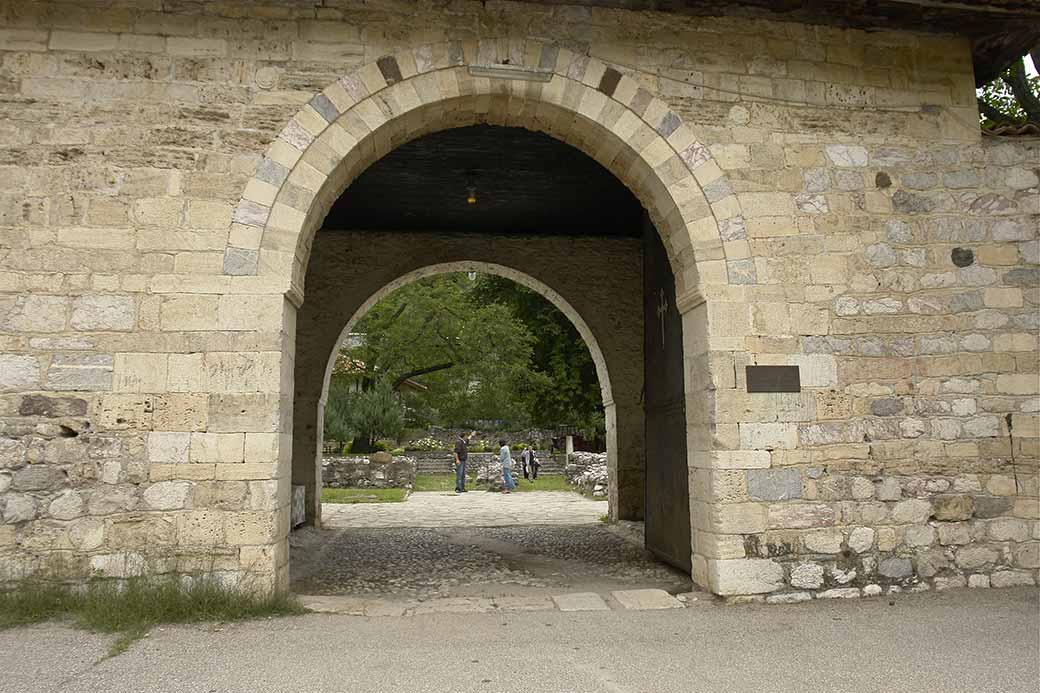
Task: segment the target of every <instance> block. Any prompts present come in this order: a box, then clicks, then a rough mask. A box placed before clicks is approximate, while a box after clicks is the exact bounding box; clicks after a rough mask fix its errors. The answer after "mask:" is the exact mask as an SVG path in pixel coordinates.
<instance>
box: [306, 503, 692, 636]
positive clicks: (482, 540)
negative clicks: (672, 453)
mask: <svg viewBox="0 0 1040 693" xmlns="http://www.w3.org/2000/svg"><path fill="white" fill-rule="evenodd" d="M606 512H607V504H606V502H603V501H593V500H590V499H588V498H585V497H584V496H581V495H578V494H576V493H567V492H530V493H517V494H510V495H502V494H497V493H486V492H479V491H474V492H471V493H467V494H464V495H455V494H453V493H443V492H422V493H414V494H412V495H411V496H410V497H409V498H408V500H406V501H404V502H403V503H372V504H356V505H346V504H326V505H324V506H323V507H322V519H323V525H324V527H323V528H322V529H313V528H304V529H301V530H297V531H296V532H293V534H292V535H291V536H290V547H291V563H290V569H291V573H292V587H293V590H294V591H295V592H297V593H298V594H301V595H306V597H305V601H306V603H307V604H308V606H310V607H311V608H314V609H316V610H324V611H333V612H339V613H355V614H365V615H369V616H375V615H383V616H394V615H416V614H422V613H428V612H441V611H456V612H470V611H490V610H496V609H504V610H532V609H556V608H558V607H559V608H561V609H565V607H564V606H562V604H571V603H577V604H591V605H592V606H591V607H590V608H597V607H600V608H619V609H620V608H627V607H626V606H625V604H626V597H625V595H622V596H621V597H620V598H617V597H615V596H613V593H614V592H616V591H618V590H631V589H656V590H666V591H667V592H670V593H672V594H676V593H680V592H686V591H687V590H689V588H690V587H689V585H690V580H689V576H687V575H685V574H683V573H681V572H678V571H676V570H674V569H672V568H671V567H669V566H666V565H664V564H661V563H659V562H657V561H656V560H654V558H653V557H652V556H651V555H650V554H649V553H647V552H646V551H645V550H644V549H643V548H642V538H641V533H640V529H641V524H640V523H622V525H624V526H622V525H616V526H615V525H611V526H608V525H605V524H603V523H602V522H600V518H601V517H602V516H603V515H605V514H606ZM575 593H579V595H578V598H576V599H568V598H567V596H568V595H572V596H573V595H575ZM582 595H584V597H582ZM691 596H692V595H691ZM561 597H563V599H562V601H561ZM662 598H663V599H664V600H671V598H670V597H668V595H667V594H665V593H664V592H661V593H660V595H658V601H660V600H661V599H662ZM694 598H696V597H694ZM637 601H639V600H637ZM650 601H651V602H653V601H654V599H653V598H651V599H650ZM671 601H672V602H673V603H674V605H676V606H681V604H680V603H679V602H675V600H671ZM628 603H632V601H631V600H628Z"/></svg>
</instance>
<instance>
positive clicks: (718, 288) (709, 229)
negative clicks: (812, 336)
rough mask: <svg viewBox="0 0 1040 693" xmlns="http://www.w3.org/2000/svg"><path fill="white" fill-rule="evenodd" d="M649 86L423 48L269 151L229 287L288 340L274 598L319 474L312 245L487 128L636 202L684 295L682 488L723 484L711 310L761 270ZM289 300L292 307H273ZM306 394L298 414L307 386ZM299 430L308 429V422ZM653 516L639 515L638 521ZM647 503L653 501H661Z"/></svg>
mask: <svg viewBox="0 0 1040 693" xmlns="http://www.w3.org/2000/svg"><path fill="white" fill-rule="evenodd" d="M645 83H646V82H644V81H641V80H640V78H639V75H628V74H621V72H619V71H618V70H617V69H615V68H613V67H611V66H610V65H607V64H605V63H603V62H601V61H599V60H596V59H592V58H589V57H588V56H584V55H578V54H575V53H573V52H571V51H570V50H567V49H566V48H562V47H560V46H558V45H555V44H549V43H542V42H538V41H529V40H518V39H498V40H481V41H456V42H449V43H442V44H433V45H427V46H422V47H419V48H416V49H414V50H410V51H403V52H399V53H395V54H393V55H388V56H385V57H383V58H380V59H379V60H377V61H375V62H373V63H370V64H367V65H365V66H364V67H362V68H360V69H359V70H357V71H356V72H354V73H352V74H349V75H346V76H344V77H342V78H341V79H339V80H338V81H336V82H335V83H333V84H331V85H330V86H328V87H327V88H326V89H325V90H324V91H322V92H321V93H320V94H317V95H315V96H314V97H313V98H312V99H311V100H310V102H309V103H308V104H307V105H305V106H304V107H303V108H302V109H301V110H300V111H299V112H298V113H297V114H296V115H295V116H294V117H293V119H292V120H291V121H290V122H289V124H288V125H287V126H286V127H285V129H284V130H283V131H282V132H281V134H280V135H279V136H278V138H277V139H276V140H275V141H274V143H273V144H272V145H271V146H270V147H269V149H268V151H267V153H266V155H265V156H264V158H263V159H262V160H261V161H260V163H259V164H258V165H257V168H256V172H255V174H254V176H253V177H252V179H251V180H250V181H249V182H248V184H247V186H246V188H245V191H244V193H243V195H242V198H241V200H240V202H239V204H238V206H237V209H236V211H235V213H234V217H233V221H232V224H231V226H230V229H229V235H228V245H227V248H226V251H225V256H224V273H225V275H226V276H227V282H228V286H229V287H230V292H231V293H236V294H251V295H255V296H257V299H258V301H259V303H258V305H263V306H264V307H263V308H258V309H257V310H256V314H257V315H258V317H260V318H261V319H277V320H279V321H280V323H279V324H280V326H281V327H280V332H281V334H282V338H281V341H282V347H281V349H282V355H283V358H282V363H281V366H280V372H281V374H282V375H281V389H280V395H279V397H278V398H277V402H278V407H279V409H280V413H278V414H277V416H278V420H279V421H280V424H279V430H280V435H279V436H278V451H277V459H278V460H279V464H278V465H276V471H275V472H274V475H273V476H274V478H276V479H277V480H278V485H279V493H278V498H279V505H280V508H281V509H280V510H279V517H278V520H277V524H276V527H273V528H272V529H273V530H275V531H274V532H273V534H272V536H270V539H271V541H272V542H273V544H274V553H275V555H277V556H279V557H280V558H278V559H277V560H276V561H275V563H276V564H277V565H276V566H275V573H276V574H275V575H274V576H272V577H273V578H274V580H275V584H277V585H284V584H286V577H287V558H285V556H286V552H285V551H284V545H285V541H286V539H285V533H286V532H287V531H288V519H287V502H288V495H289V485H290V483H291V481H290V479H291V478H292V477H293V476H297V477H298V476H299V474H300V473H299V471H296V472H294V473H293V474H290V473H289V470H288V467H289V466H290V465H289V458H290V457H295V458H296V459H295V460H294V461H293V463H292V467H293V468H294V469H297V470H298V469H299V468H300V467H301V466H303V467H307V466H308V465H311V464H313V460H314V457H313V453H309V454H308V451H310V450H313V449H314V447H313V446H314V445H315V444H316V442H317V436H316V435H315V432H313V431H311V432H308V433H307V435H306V436H304V435H303V433H304V432H303V431H300V430H297V431H296V432H295V433H296V435H297V436H298V438H299V440H298V441H297V442H296V443H295V445H294V443H293V441H292V436H293V426H292V423H291V421H292V419H293V414H292V409H293V397H294V386H293V382H294V379H293V372H294V369H295V371H296V374H297V376H298V375H299V372H300V369H299V368H296V363H295V362H296V358H297V357H298V356H299V355H298V354H296V351H295V347H296V345H295V340H294V336H295V327H296V317H297V309H298V308H299V307H300V306H301V305H302V304H303V302H304V300H305V295H306V294H305V286H304V284H305V281H304V279H305V276H306V275H307V267H308V262H309V259H310V256H311V249H312V245H313V242H314V237H315V233H316V231H317V229H318V228H319V227H320V225H321V223H322V221H323V219H324V218H325V215H326V213H327V212H328V210H329V209H330V207H331V206H332V204H333V202H335V200H336V199H337V198H338V197H339V196H340V194H341V193H342V192H343V191H344V189H345V188H346V187H347V186H348V185H349V184H350V183H351V182H352V181H353V180H354V179H355V178H356V177H357V176H358V175H359V174H360V173H362V172H363V171H364V170H365V169H366V168H367V167H368V166H370V165H371V164H372V163H374V162H375V161H377V160H378V159H380V158H381V157H382V156H384V155H386V154H387V153H389V152H390V151H392V150H393V149H395V148H396V147H398V146H400V145H402V144H404V143H406V142H408V141H410V140H413V139H415V138H417V137H420V136H422V135H424V134H428V133H432V132H436V131H440V130H445V129H451V128H456V127H462V126H467V125H473V124H478V123H487V124H494V125H504V126H512V127H523V128H526V129H530V130H537V131H541V132H544V133H546V134H549V135H551V136H552V137H554V138H556V139H558V140H561V141H563V142H565V143H567V144H570V145H572V146H574V147H575V148H577V149H579V150H581V151H583V152H585V153H586V154H588V155H589V156H590V157H592V158H593V159H595V160H596V161H597V162H599V163H600V164H601V165H603V166H604V167H605V168H606V169H608V170H609V171H610V172H612V173H613V174H614V175H615V176H617V178H619V179H620V180H621V181H622V182H623V183H624V184H625V185H626V186H627V187H628V188H629V189H630V190H631V191H632V192H633V193H634V194H635V195H636V197H637V198H638V199H639V201H640V202H641V203H642V205H643V206H644V207H645V209H646V210H647V213H648V215H649V218H650V221H651V222H652V224H653V226H654V227H656V229H657V232H658V233H659V235H660V240H661V242H662V246H663V249H664V253H665V257H666V258H667V259H666V265H665V267H666V268H667V267H668V266H669V265H670V268H671V270H672V273H673V274H674V294H673V293H672V291H671V290H669V291H668V294H669V295H673V296H674V297H675V298H674V306H672V309H673V310H675V309H678V314H679V315H681V326H682V336H681V337H679V339H680V340H681V342H680V343H681V344H682V347H681V351H682V352H683V353H682V358H681V360H682V375H681V376H679V375H678V370H676V371H675V373H674V377H676V378H678V379H680V380H682V381H684V383H683V384H684V386H685V398H686V403H685V404H686V406H685V417H686V443H687V445H686V450H687V455H688V467H687V468H688V470H689V471H690V472H691V473H690V474H689V475H687V474H686V473H684V474H683V477H684V481H685V478H686V477H687V476H688V477H689V479H691V480H692V479H693V474H692V471H693V470H695V469H701V470H705V469H710V468H711V466H712V462H711V458H712V455H711V452H710V451H711V447H712V443H711V439H712V437H711V428H712V421H713V419H714V411H713V408H714V399H713V397H712V396H711V394H712V393H711V391H712V389H713V388H712V385H711V378H710V376H709V358H708V353H709V348H710V347H711V345H712V338H711V337H712V333H711V325H710V323H709V320H708V310H707V306H706V303H705V299H706V298H711V299H715V298H718V299H721V300H724V301H727V300H739V297H734V296H730V295H729V293H728V291H729V288H730V287H729V284H730V278H729V277H730V273H737V274H739V280H738V282H739V283H751V282H753V281H754V272H753V266H751V267H749V266H745V265H747V264H748V262H749V261H747V260H745V259H744V258H747V257H748V255H749V253H748V242H747V238H746V232H745V227H744V222H743V218H742V216H741V210H740V205H739V203H738V201H737V198H736V196H735V195H734V194H733V192H732V191H731V189H730V188H729V185H728V182H727V181H726V179H725V178H724V177H723V176H722V172H721V170H720V168H719V167H718V166H717V165H716V163H715V162H714V161H713V160H712V158H711V155H710V154H709V152H708V150H707V148H706V147H705V146H704V145H702V144H701V143H700V142H698V141H697V139H696V138H695V137H694V135H693V132H692V131H691V130H690V129H689V128H687V127H686V126H685V125H684V124H683V123H682V121H681V119H680V118H679V117H678V116H677V115H676V114H675V113H674V112H673V111H671V110H670V109H669V108H668V106H667V105H666V104H665V102H664V101H663V100H662V99H660V98H658V97H656V96H655V95H654V94H653V93H651V92H650V91H649V90H648V89H647V88H646V87H645V86H643V84H645ZM461 259H466V258H461ZM749 270H750V271H749ZM375 288H378V286H377V287H373V290H374V289H375ZM669 289H671V287H669ZM260 295H267V296H268V297H269V298H267V299H263V298H260ZM662 295H663V294H662ZM283 296H284V299H285V300H284V302H280V303H278V305H276V303H275V302H276V301H277V300H278V299H280V298H281V297H283ZM276 297H278V298H276ZM662 300H663V299H662ZM639 301H642V297H641V296H640V297H639ZM677 334H678V333H677ZM662 336H663V333H662ZM725 342H726V339H725V338H724V337H722V338H721V339H720V340H719V344H718V345H717V346H720V347H722V348H734V347H730V346H729V345H727V344H725ZM588 343H589V344H590V345H592V344H595V341H590V342H588ZM736 348H739V346H736ZM325 357H326V358H327V354H326V355H325ZM598 365H599V366H600V368H601V373H600V374H601V382H603V383H607V382H609V381H608V380H607V379H606V378H605V377H602V376H603V375H605V373H604V372H603V370H602V363H598ZM605 387H609V386H607V385H605ZM296 390H297V391H296V396H297V399H298V400H299V396H300V394H301V392H302V391H301V390H300V387H299V384H297V388H296ZM310 392H311V399H312V400H313V402H312V403H313V406H314V409H313V411H314V414H315V415H320V405H319V401H318V400H319V399H320V397H315V396H314V395H315V394H316V393H314V388H313V387H311V388H310ZM305 394H306V393H304V395H305ZM681 396H682V395H681V392H680V397H681ZM605 399H606V400H607V401H606V404H607V419H608V421H615V420H616V418H617V412H616V411H615V407H614V401H613V400H612V399H611V398H605ZM273 403H274V402H273V401H272V402H271V404H273ZM297 406H299V404H298V405H297ZM270 415H271V416H273V415H275V413H274V412H272V413H270ZM306 416H307V417H308V420H311V421H313V420H314V419H313V418H309V417H311V416H313V415H312V414H310V413H308V414H307V415H306ZM295 421H296V427H297V429H299V428H300V422H301V416H300V414H297V415H296V416H295ZM639 423H640V424H641V423H642V420H641V419H640V420H639ZM305 437H306V438H307V440H306V443H305V444H303V443H302V442H301V441H303V440H304V438H305ZM640 438H641V434H640ZM294 447H295V450H296V452H295V454H294V453H293V452H292V451H293V449H294ZM640 459H641V458H640ZM640 473H641V472H640ZM693 486H695V488H701V487H703V486H704V484H696V485H693ZM639 488H640V495H641V492H642V487H641V486H640V487H639ZM622 493H624V491H622ZM313 497H314V495H313V493H312V498H313ZM705 500H706V499H705V498H702V497H700V492H699V491H695V492H694V493H692V494H691V511H690V518H691V519H690V522H691V524H692V525H693V535H694V536H695V537H696V535H697V532H698V531H699V530H706V529H707V521H706V519H699V518H706V512H707V511H706V510H705V507H706V506H705V503H704V501H705ZM315 502H316V501H312V505H313V504H314V503H315ZM612 502H613V507H612V512H613V513H614V514H615V516H622V517H623V516H625V515H626V512H627V511H626V510H625V508H624V499H623V498H622V499H621V500H620V501H619V500H618V498H617V497H616V496H614V497H612ZM641 503H642V499H640V511H641ZM650 503H651V505H654V504H655V501H654V500H653V499H652V498H651V499H650ZM619 504H620V509H619ZM684 507H685V506H684ZM684 512H685V511H684ZM311 514H312V516H313V515H314V511H313V510H312V513H311ZM698 525H702V526H700V527H698ZM696 543H697V542H696V540H695V541H694V549H693V554H694V555H693V564H692V565H693V574H694V579H695V580H696V581H697V582H699V583H701V584H704V585H705V586H711V587H713V588H714V587H717V585H715V584H714V582H715V581H714V580H710V579H709V576H708V573H709V566H708V562H707V561H708V558H707V557H706V556H704V555H699V552H698V551H697V550H696ZM680 560H682V562H683V563H685V564H687V565H689V562H688V561H687V560H684V559H682V558H681V559H680Z"/></svg>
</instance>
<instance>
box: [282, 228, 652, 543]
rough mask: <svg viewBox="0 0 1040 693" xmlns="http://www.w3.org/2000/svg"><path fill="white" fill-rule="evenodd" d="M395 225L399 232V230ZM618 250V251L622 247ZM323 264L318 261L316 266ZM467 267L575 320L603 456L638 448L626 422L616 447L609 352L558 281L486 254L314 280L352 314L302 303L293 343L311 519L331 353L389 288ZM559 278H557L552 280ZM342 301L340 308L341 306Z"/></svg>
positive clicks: (377, 242)
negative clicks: (598, 405) (346, 281)
mask: <svg viewBox="0 0 1040 693" xmlns="http://www.w3.org/2000/svg"><path fill="white" fill-rule="evenodd" d="M394 233H395V234H400V232H394ZM424 236H425V234H424ZM415 239H416V235H414V234H405V235H404V237H403V238H399V239H394V238H393V237H391V236H389V235H387V234H378V236H377V237H376V238H372V234H371V233H369V234H364V235H362V234H357V235H356V236H354V237H353V238H352V239H350V240H356V241H359V242H361V243H363V244H365V245H368V246H369V247H370V249H371V250H370V251H369V252H372V253H373V255H374V254H375V253H379V252H380V251H382V250H384V249H385V248H388V247H390V246H398V245H399V244H400V243H404V242H409V241H412V240H415ZM464 243H465V241H462V243H460V248H459V249H460V250H461V246H462V244H464ZM528 243H530V241H528ZM348 244H349V245H350V246H352V247H353V250H351V251H350V254H351V255H353V256H355V257H356V256H357V254H358V252H359V251H358V245H357V244H356V243H348ZM536 244H537V245H536V247H537V248H544V247H548V246H547V244H544V243H541V244H538V242H537V241H536ZM335 245H339V247H338V248H337V247H334V244H331V243H330V244H320V243H319V247H321V248H322V250H326V251H328V252H336V251H339V250H340V249H341V248H342V247H343V245H341V244H335ZM626 245H627V246H628V248H631V247H633V244H626ZM373 251H374V252H373ZM365 254H366V256H368V255H369V253H368V252H366V253H365ZM506 254H508V253H503V255H506ZM618 256H619V257H620V253H619V254H618ZM320 267H321V265H319V268H320ZM633 269H635V268H633ZM467 271H478V272H484V273H487V274H494V275H497V276H499V277H504V278H506V279H510V280H512V281H514V282H516V283H518V284H521V285H523V286H526V287H527V288H530V289H532V290H534V291H535V292H536V293H538V294H539V295H540V296H542V297H543V298H545V299H546V300H547V301H549V302H550V303H551V304H553V305H554V306H555V307H556V308H557V309H559V310H560V312H561V313H563V314H564V315H565V316H566V317H567V319H568V320H569V321H570V322H571V324H573V325H574V327H575V328H576V329H577V331H578V334H579V335H580V336H581V339H582V341H583V342H584V343H585V346H586V347H587V348H588V349H589V352H590V354H591V356H592V360H593V362H594V364H595V366H596V377H597V380H598V382H599V387H600V392H601V395H602V398H603V406H604V414H605V418H606V421H607V454H608V459H611V460H615V461H616V460H618V459H619V458H620V456H622V455H623V456H624V457H625V458H628V459H630V458H632V456H633V455H636V454H638V451H637V449H636V447H637V445H638V443H639V441H638V440H628V438H629V437H631V436H630V434H629V433H628V431H629V430H630V429H631V428H632V427H631V425H630V424H626V426H625V427H624V428H623V433H622V440H621V444H622V445H624V446H626V447H625V449H623V450H619V447H618V445H619V442H618V431H617V405H616V404H615V402H614V396H613V389H612V387H611V379H610V373H609V367H610V364H609V363H608V355H607V354H605V353H604V349H603V347H601V345H600V342H599V340H597V338H596V335H595V334H594V332H593V329H592V327H590V326H589V324H588V323H587V322H586V321H585V319H584V318H583V317H582V315H581V313H580V312H579V310H578V309H577V308H575V307H574V305H572V304H571V302H570V301H568V300H567V299H566V298H565V297H564V296H563V295H561V294H560V293H559V292H558V291H557V290H556V289H554V288H552V287H551V286H549V285H548V284H547V283H545V281H542V280H540V279H537V278H535V277H534V276H532V275H531V274H528V273H527V272H524V271H522V270H519V269H516V268H515V267H510V266H506V265H503V264H498V263H496V262H489V261H486V260H454V261H449V262H438V263H436V264H431V265H426V266H421V267H417V268H415V269H412V270H411V271H408V272H406V273H405V274H402V275H401V276H398V277H396V278H393V279H391V280H390V281H388V282H387V283H385V284H383V285H382V286H376V284H377V283H378V282H379V281H381V280H382V279H383V277H384V276H385V275H380V276H379V277H378V278H376V277H370V278H368V279H367V280H366V281H360V282H356V283H355V282H351V283H350V285H349V287H342V286H341V287H340V291H339V292H338V293H339V297H338V298H337V297H332V296H329V295H327V294H326V293H325V292H324V286H321V285H320V284H319V287H316V290H317V291H320V292H321V297H322V299H323V300H322V304H323V305H325V306H326V307H327V308H329V309H332V310H335V311H336V313H337V314H339V315H341V316H347V315H349V319H347V320H346V322H345V323H343V322H342V320H340V321H331V322H330V321H320V323H319V319H318V317H317V316H314V315H312V314H311V312H310V311H303V313H302V315H301V317H302V323H303V325H302V329H301V332H300V333H299V336H298V342H297V343H298V345H299V347H300V353H301V354H302V357H301V361H300V366H299V367H298V368H297V389H296V393H297V394H296V407H295V409H296V413H295V425H296V454H294V465H293V483H294V484H296V485H303V486H305V488H306V492H307V498H308V508H307V512H308V516H309V518H310V521H311V523H312V524H316V525H318V524H320V514H321V504H320V502H318V499H319V495H320V494H319V491H320V487H321V450H322V444H323V430H322V424H323V421H324V407H325V402H326V399H327V396H328V387H329V382H330V377H331V374H332V368H333V366H334V364H335V360H336V355H337V353H338V352H339V349H340V348H341V347H342V345H343V343H344V341H345V340H346V338H347V337H348V335H349V334H350V333H351V332H352V330H353V328H354V325H355V324H356V323H357V321H358V320H360V319H361V318H362V317H363V316H364V315H365V314H366V313H367V312H368V311H369V310H370V309H371V308H372V307H373V306H374V305H376V304H377V303H378V302H379V301H381V300H382V299H383V298H385V297H386V296H388V295H389V294H391V293H392V292H394V291H396V290H397V289H400V288H402V287H404V286H406V285H408V284H411V283H413V282H416V281H418V280H420V279H423V278H426V277H431V276H434V275H438V274H445V273H449V272H467ZM545 279H549V277H545ZM627 279H628V280H629V282H632V281H634V280H635V279H637V277H636V276H635V275H634V274H633V275H631V276H628V277H627ZM319 282H320V280H319ZM624 283H626V282H623V284H624ZM557 284H560V283H559V282H557ZM563 284H564V286H561V289H563V290H564V291H567V290H568V289H573V286H566V282H564V283H563ZM366 296H367V297H366ZM330 301H332V302H333V305H329V302H330ZM629 308H630V309H631V310H632V311H633V312H634V309H635V308H637V306H636V304H635V303H634V302H633V304H632V305H630V306H629ZM341 309H342V310H343V311H344V312H342V313H340V310H341ZM351 310H353V312H348V311H351ZM337 325H339V326H340V329H339V331H338V334H337V336H336V337H335V341H334V342H333V343H332V344H333V345H332V348H331V350H329V351H328V353H327V356H326V362H325V368H324V371H323V377H322V379H321V381H320V382H319V381H318V380H317V379H316V378H314V377H312V374H313V373H315V372H316V369H315V368H314V365H316V363H317V362H318V361H319V360H320V358H321V355H322V352H323V351H324V350H325V349H327V348H328V344H329V340H328V337H329V336H330V334H331V333H332V332H335V328H336V326H337ZM312 328H315V331H314V332H312V331H311V329H312ZM607 340H608V341H609V342H610V344H609V356H610V358H612V359H613V360H614V361H615V363H614V366H615V368H616V369H617V370H618V371H619V373H620V374H621V376H622V377H626V380H627V382H626V383H625V384H624V385H623V386H622V395H623V397H624V398H625V399H626V400H630V399H631V397H632V395H633V393H632V384H631V383H632V381H633V379H634V377H635V375H636V374H635V373H633V372H632V370H633V369H632V364H627V365H626V364H624V363H622V362H620V361H619V359H618V358H617V357H618V352H619V351H620V349H619V348H618V346H617V344H616V342H618V340H617V339H615V338H611V337H609V336H608V337H607ZM316 342H319V343H320V345H319V346H318V349H317V350H315V348H314V344H315V343H316ZM312 364H313V365H312ZM319 387H320V392H319V393H318V396H317V398H316V401H315V390H316V389H317V388H319ZM626 415H630V414H626ZM308 460H310V461H311V464H308ZM608 473H609V475H610V477H611V478H610V484H609V487H610V488H611V489H612V493H613V494H614V495H613V497H614V499H615V505H616V498H617V487H618V479H617V476H618V466H617V465H616V464H614V465H611V466H610V467H609V469H608Z"/></svg>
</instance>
